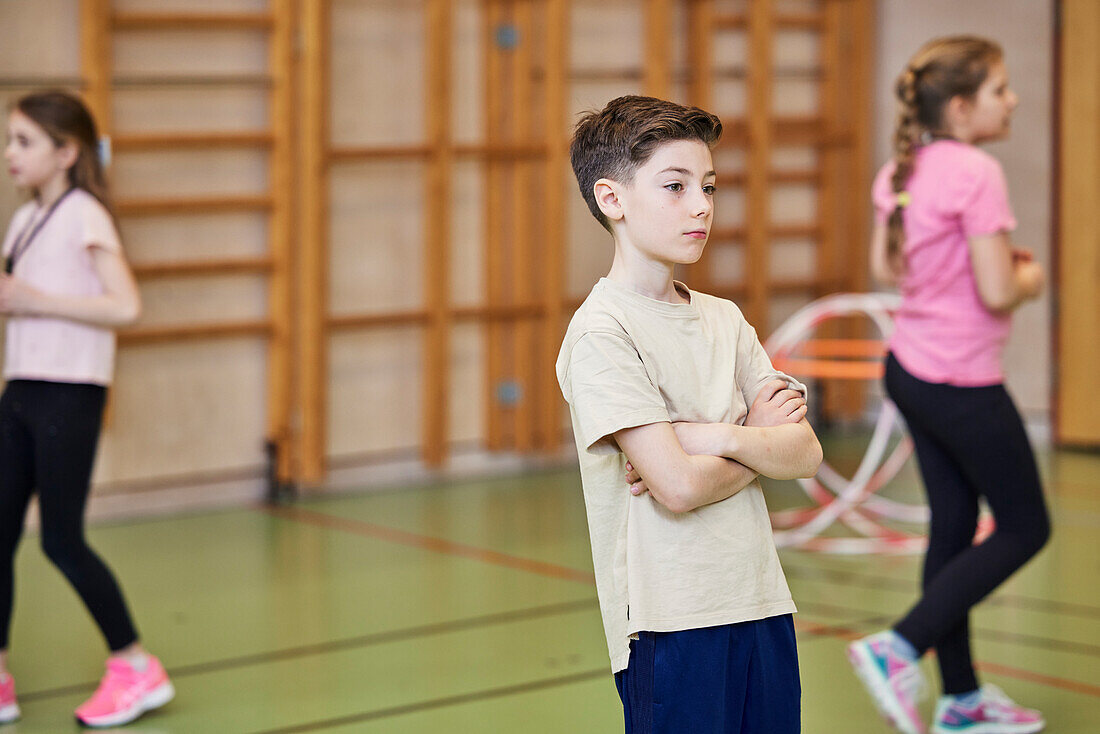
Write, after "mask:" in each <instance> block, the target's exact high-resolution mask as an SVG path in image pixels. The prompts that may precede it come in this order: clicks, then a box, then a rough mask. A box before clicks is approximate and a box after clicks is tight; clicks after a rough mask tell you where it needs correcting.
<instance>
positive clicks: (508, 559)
mask: <svg viewBox="0 0 1100 734" xmlns="http://www.w3.org/2000/svg"><path fill="white" fill-rule="evenodd" d="M262 509H263V511H264V512H266V513H268V514H269V515H275V516H276V517H282V518H285V519H288V520H296V521H298V522H305V523H309V524H310V525H317V526H319V527H326V528H332V529H334V530H343V531H345V532H349V533H353V534H355V535H362V536H365V537H369V538H376V539H378V540H385V541H387V542H390V543H398V544H400V545H406V546H410V547H412V548H421V549H423V550H429V551H434V552H436V553H445V554H447V555H451V556H460V557H462V558H469V559H472V560H475V561H481V562H482V563H491V564H493V565H496V566H504V567H505V568H513V569H516V570H519V571H526V572H527V573H534V574H538V575H540V576H547V577H549V578H553V579H562V580H565V581H577V582H580V583H583V584H588V585H594V584H595V583H596V577H595V575H594V574H593V573H592V572H590V571H579V570H577V569H575V568H569V567H567V566H559V565H557V564H554V563H545V562H543V561H534V560H531V559H530V558H521V557H519V556H512V555H508V554H507V553H500V552H498V551H493V550H487V549H485V548H478V547H477V546H472V545H465V544H463V543H455V542H453V541H450V540H443V539H442V538H435V537H432V536H430V535H419V534H417V533H409V532H406V531H404V530H398V529H396V528H391V527H386V526H385V525H376V524H374V523H370V522H365V521H362V520H352V519H349V518H344V517H336V516H335V515H327V514H325V513H323V512H314V511H313V510H307V509H304V508H301V507H287V506H271V505H266V506H264V507H263V508H262Z"/></svg>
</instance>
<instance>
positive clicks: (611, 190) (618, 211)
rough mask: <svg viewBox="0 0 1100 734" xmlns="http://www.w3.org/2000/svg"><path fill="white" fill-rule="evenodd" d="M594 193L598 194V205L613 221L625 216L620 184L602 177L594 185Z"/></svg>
mask: <svg viewBox="0 0 1100 734" xmlns="http://www.w3.org/2000/svg"><path fill="white" fill-rule="evenodd" d="M592 193H593V194H595V196H596V205H597V206H598V207H600V211H601V212H603V215H604V216H605V217H607V218H608V219H609V220H611V221H616V222H617V221H618V220H620V219H622V218H623V205H622V201H620V199H619V184H618V182H616V181H612V180H611V179H609V178H601V179H600V180H599V181H597V182H596V183H594V184H593V185H592Z"/></svg>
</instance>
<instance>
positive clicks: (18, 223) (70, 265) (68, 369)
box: [3, 189, 122, 385]
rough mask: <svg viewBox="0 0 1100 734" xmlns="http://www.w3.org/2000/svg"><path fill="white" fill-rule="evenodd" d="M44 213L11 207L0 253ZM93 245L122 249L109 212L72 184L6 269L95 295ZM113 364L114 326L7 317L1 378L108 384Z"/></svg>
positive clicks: (56, 288)
mask: <svg viewBox="0 0 1100 734" xmlns="http://www.w3.org/2000/svg"><path fill="white" fill-rule="evenodd" d="M44 213H45V212H44V211H42V210H41V209H40V208H39V207H38V206H37V204H36V203H35V202H33V201H31V202H28V203H26V204H24V205H23V206H21V207H20V208H19V209H18V210H16V212H15V215H14V216H13V217H12V220H11V225H10V226H9V227H8V233H7V236H6V237H4V248H3V255H4V257H7V256H8V255H9V254H10V253H11V249H12V247H13V246H14V244H15V239H16V238H17V237H18V236H19V234H20V233H22V232H24V231H26V227H27V225H28V223H29V222H31V220H32V219H34V220H35V221H37V220H38V218H39V217H41V216H42V215H43V214H44ZM31 226H32V227H33V226H34V225H33V224H32V225H31ZM93 247H102V248H103V249H105V250H109V251H112V252H121V251H122V245H121V243H120V242H119V237H118V231H117V230H116V229H115V224H114V221H113V220H112V219H111V215H110V214H109V213H108V212H107V210H106V209H105V208H104V207H103V205H102V204H100V203H99V201H98V200H97V199H96V198H95V197H94V196H92V195H91V194H89V193H88V192H87V191H84V190H83V189H76V190H74V191H72V192H70V193H69V195H68V196H66V197H65V199H64V200H63V201H62V202H61V203H60V204H58V206H57V209H55V210H54V212H53V215H52V216H51V217H50V218H49V219H48V220H47V221H46V223H45V225H43V227H42V229H40V230H39V232H38V234H37V235H36V236H35V237H34V240H33V242H32V243H31V245H30V246H29V247H28V248H27V249H26V250H25V251H24V252H23V254H22V255H21V256H20V257H19V259H18V260H17V262H16V264H15V272H14V273H13V275H14V276H15V277H16V278H21V279H23V280H24V281H26V282H27V283H29V284H30V285H32V286H34V287H35V288H37V289H39V290H41V291H44V292H46V293H52V294H56V295H65V296H83V297H87V296H98V295H101V294H102V293H103V285H102V283H101V282H100V280H99V275H98V274H97V273H96V270H95V265H94V263H93V261H92V248H93ZM114 364H115V333H114V332H113V331H112V330H110V329H103V328H99V327H95V326H89V325H87V324H80V323H77V322H75V321H67V320H64V319H49V318H37V317H32V318H26V317H15V318H9V319H8V324H7V342H6V344H5V346H4V378H5V379H8V380H15V379H24V380H48V381H51V382H79V383H92V384H96V385H109V384H110V383H111V375H112V373H113V372H114Z"/></svg>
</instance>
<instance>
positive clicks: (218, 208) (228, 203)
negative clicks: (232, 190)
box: [115, 194, 273, 216]
mask: <svg viewBox="0 0 1100 734" xmlns="http://www.w3.org/2000/svg"><path fill="white" fill-rule="evenodd" d="M272 205H273V201H272V198H271V196H269V195H267V194H261V195H246V196H197V197H171V198H167V197H166V198H158V199H151V198H150V199H124V200H122V201H119V202H117V203H116V204H115V212H116V213H117V214H119V216H142V215H150V214H205V213H208V212H229V211H264V210H267V209H270V208H271V207H272Z"/></svg>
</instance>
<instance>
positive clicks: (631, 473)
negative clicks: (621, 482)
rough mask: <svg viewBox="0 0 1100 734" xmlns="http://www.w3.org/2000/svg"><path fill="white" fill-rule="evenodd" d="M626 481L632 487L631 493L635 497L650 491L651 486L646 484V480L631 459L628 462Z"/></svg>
mask: <svg viewBox="0 0 1100 734" xmlns="http://www.w3.org/2000/svg"><path fill="white" fill-rule="evenodd" d="M626 483H627V485H628V486H629V487H630V493H631V494H632V495H634V496H635V497H637V496H639V495H643V494H645V493H646V492H648V491H649V488H648V487H646V486H645V480H644V479H642V477H641V475H640V474H638V472H636V471H635V470H634V465H633V464H631V463H630V462H629V461H628V462H626Z"/></svg>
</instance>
